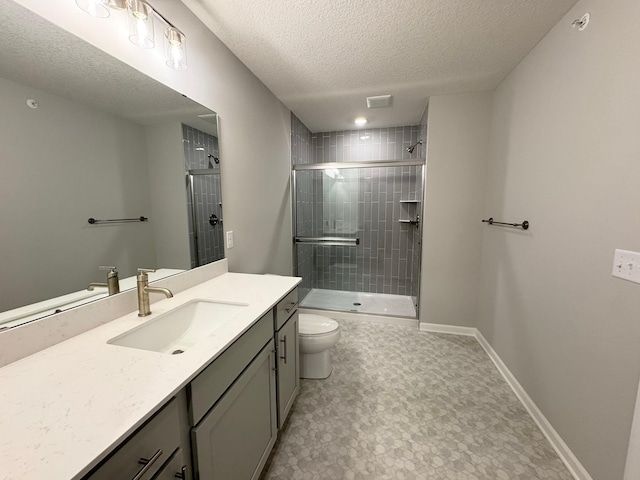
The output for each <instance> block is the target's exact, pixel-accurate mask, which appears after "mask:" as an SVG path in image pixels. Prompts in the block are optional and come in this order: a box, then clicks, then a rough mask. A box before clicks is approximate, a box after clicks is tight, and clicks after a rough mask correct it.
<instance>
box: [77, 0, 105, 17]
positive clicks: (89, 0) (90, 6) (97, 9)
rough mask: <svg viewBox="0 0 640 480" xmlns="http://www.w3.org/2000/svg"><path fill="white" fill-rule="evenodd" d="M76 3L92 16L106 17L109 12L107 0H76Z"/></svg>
mask: <svg viewBox="0 0 640 480" xmlns="http://www.w3.org/2000/svg"><path fill="white" fill-rule="evenodd" d="M76 5H78V7H80V8H81V9H82V10H83V11H85V12H86V13H88V14H89V15H91V16H92V17H96V18H107V17H108V16H109V15H110V14H111V12H110V11H109V0H76Z"/></svg>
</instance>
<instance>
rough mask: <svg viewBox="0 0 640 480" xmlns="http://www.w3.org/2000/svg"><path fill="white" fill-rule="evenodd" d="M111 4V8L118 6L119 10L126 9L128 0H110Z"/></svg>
mask: <svg viewBox="0 0 640 480" xmlns="http://www.w3.org/2000/svg"><path fill="white" fill-rule="evenodd" d="M108 1H109V6H110V7H111V8H116V9H118V10H124V9H125V8H127V0H108Z"/></svg>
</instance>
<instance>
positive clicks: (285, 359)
mask: <svg viewBox="0 0 640 480" xmlns="http://www.w3.org/2000/svg"><path fill="white" fill-rule="evenodd" d="M280 343H284V347H283V350H284V357H283V356H280V358H281V359H282V360H284V364H285V365H286V364H287V336H286V335H285V336H284V338H283V339H282V340H280Z"/></svg>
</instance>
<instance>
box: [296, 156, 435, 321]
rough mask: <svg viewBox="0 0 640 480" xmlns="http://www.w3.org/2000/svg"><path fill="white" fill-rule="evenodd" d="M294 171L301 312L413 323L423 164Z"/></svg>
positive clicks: (373, 164)
mask: <svg viewBox="0 0 640 480" xmlns="http://www.w3.org/2000/svg"><path fill="white" fill-rule="evenodd" d="M383 163H384V164H381V162H366V163H365V162H362V163H358V164H331V165H321V164H315V165H296V166H294V172H293V184H294V210H295V232H294V235H295V259H294V260H295V264H296V268H297V275H298V276H301V277H302V279H303V281H302V284H301V286H300V292H301V296H302V297H303V299H302V301H301V305H302V306H304V307H307V308H318V309H325V310H339V311H351V312H359V313H369V314H377V315H393V316H402V317H411V318H415V317H416V315H417V311H416V308H417V305H418V292H419V277H420V251H421V247H420V239H421V233H422V228H421V224H420V216H421V214H422V203H421V199H422V191H423V163H424V162H421V163H420V162H416V161H408V162H404V164H403V163H400V162H393V163H392V162H383Z"/></svg>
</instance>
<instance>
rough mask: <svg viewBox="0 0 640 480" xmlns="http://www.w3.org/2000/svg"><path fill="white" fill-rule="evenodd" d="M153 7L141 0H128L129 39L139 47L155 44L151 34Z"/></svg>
mask: <svg viewBox="0 0 640 480" xmlns="http://www.w3.org/2000/svg"><path fill="white" fill-rule="evenodd" d="M153 13H154V12H153V8H151V5H149V4H148V3H147V2H143V1H142V0H129V4H128V5H127V16H128V17H129V40H131V43H133V44H134V45H137V46H138V47H141V48H153V47H154V46H155V44H156V42H155V39H154V35H153Z"/></svg>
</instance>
